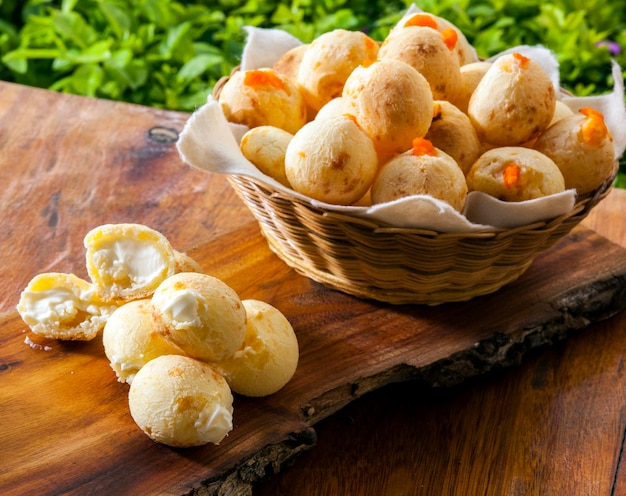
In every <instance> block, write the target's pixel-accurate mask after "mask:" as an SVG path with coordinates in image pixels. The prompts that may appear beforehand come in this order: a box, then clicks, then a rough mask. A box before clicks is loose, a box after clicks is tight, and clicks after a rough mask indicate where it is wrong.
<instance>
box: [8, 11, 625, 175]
mask: <svg viewBox="0 0 626 496" xmlns="http://www.w3.org/2000/svg"><path fill="white" fill-rule="evenodd" d="M412 3H413V1H412V0H374V1H364V0H285V1H278V0H212V1H211V0H205V1H202V0H196V1H188V0H187V1H186V0H179V1H173V0H131V1H128V0H55V1H53V0H28V1H26V2H22V1H18V0H0V79H3V80H6V81H13V82H17V83H21V84H26V85H30V86H37V87H43V88H50V89H53V90H56V91H62V92H67V93H74V94H80V95H87V96H93V97H99V98H108V99H113V100H122V101H127V102H133V103H138V104H142V105H149V106H153V107H161V108H166V109H172V110H183V111H192V110H194V109H195V108H197V107H198V106H200V105H202V104H203V103H204V102H205V101H206V97H207V95H208V93H209V92H210V91H211V89H212V87H213V85H214V84H215V82H216V81H217V80H218V79H219V78H220V77H221V76H222V75H224V74H228V73H229V72H230V71H231V69H232V68H233V67H234V66H236V65H237V64H238V63H239V58H240V55H241V51H242V48H243V44H244V42H245V39H244V32H243V30H242V27H243V26H244V25H252V26H260V27H279V28H281V29H284V30H286V31H288V32H290V33H292V34H293V35H295V36H296V37H298V38H300V39H301V40H302V41H304V42H308V41H311V40H312V39H313V38H315V37H316V36H318V35H319V34H321V33H323V32H325V31H329V30H331V29H335V28H344V29H360V30H364V31H366V32H367V33H368V34H370V35H371V36H372V37H373V38H374V39H378V40H381V39H383V38H384V37H385V35H386V34H387V32H388V31H389V29H390V28H391V26H393V25H394V24H395V23H396V22H397V21H398V19H399V17H400V16H401V15H402V13H403V11H404V10H405V9H406V8H407V7H408V6H409V5H411V4H412ZM415 3H416V4H417V5H418V6H419V7H420V8H422V9H423V10H425V11H428V12H432V13H434V14H437V15H440V16H442V17H445V18H446V19H448V20H450V21H452V22H453V23H455V24H456V25H457V26H458V27H459V28H460V29H461V30H462V31H463V32H464V33H465V35H466V36H467V38H468V39H469V40H470V42H472V44H473V45H474V46H475V47H476V49H477V51H478V53H479V55H481V56H483V57H488V56H490V55H493V54H495V53H498V52H500V51H502V50H504V49H506V48H509V47H511V46H515V45H519V44H529V45H535V44H542V45H544V46H546V47H547V48H550V49H551V50H552V51H553V52H554V53H555V54H556V57H557V59H558V61H559V64H560V71H561V79H562V85H563V87H565V88H566V89H569V90H570V91H572V92H573V93H574V94H575V95H579V96H583V95H589V94H599V93H604V92H608V91H610V90H611V89H612V87H613V80H612V77H611V59H614V60H616V61H617V62H618V63H619V64H620V67H622V68H626V0H613V1H612V2H605V1H604V0H516V2H514V3H513V2H508V1H505V0H416V1H415ZM607 42H611V43H613V48H614V49H615V50H617V49H619V50H620V51H619V53H613V54H612V53H611V52H610V50H609V46H607ZM622 170H623V171H624V172H626V165H625V163H624V159H622ZM623 177H624V176H623V175H622V176H621V177H620V181H622V182H621V183H620V185H623V186H626V180H623V179H622V178H623Z"/></svg>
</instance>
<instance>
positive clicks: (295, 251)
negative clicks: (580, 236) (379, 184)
mask: <svg viewBox="0 0 626 496" xmlns="http://www.w3.org/2000/svg"><path fill="white" fill-rule="evenodd" d="M238 70H239V67H235V68H234V69H233V71H232V73H234V72H236V71H238ZM232 73H231V75H232ZM229 78H230V75H228V76H224V77H223V78H221V79H220V80H219V81H218V82H217V84H216V85H215V87H214V89H213V96H214V97H215V98H218V97H219V94H220V92H221V90H222V88H223V85H224V84H225V83H226V81H227V80H228V79H229ZM616 173H617V164H616V168H615V174H616ZM228 180H229V182H230V184H231V185H232V187H233V188H234V189H235V191H236V192H237V194H238V195H239V197H240V198H241V199H242V200H243V201H244V203H245V204H246V205H247V206H248V208H249V209H250V211H251V212H252V214H253V215H254V217H255V218H256V219H257V221H258V222H259V224H260V226H261V232H262V234H263V236H264V237H265V238H266V239H267V242H268V244H269V247H270V249H271V250H272V251H273V252H274V253H276V255H278V257H280V258H281V259H282V260H283V261H284V262H285V263H286V264H287V265H289V266H290V267H292V268H293V269H295V270H296V271H297V272H298V273H300V274H303V275H305V276H307V277H309V278H310V279H312V280H314V281H316V282H319V283H321V284H323V285H325V286H328V287H330V288H333V289H337V290H340V291H343V292H345V293H348V294H351V295H354V296H357V297H360V298H368V299H374V300H378V301H383V302H387V303H393V304H411V303H417V304H426V305H439V304H442V303H446V302H457V301H467V300H470V299H472V298H474V297H476V296H480V295H484V294H488V293H492V292H494V291H497V290H498V289H499V288H501V287H502V286H504V285H506V284H508V283H510V282H512V281H514V280H516V279H517V278H519V277H520V276H521V275H522V274H523V273H524V272H525V271H526V269H528V267H529V266H530V265H531V263H532V262H533V260H534V259H535V258H536V256H537V255H539V254H540V253H541V252H543V251H545V250H546V249H548V248H550V247H551V246H552V245H553V244H554V243H556V242H557V241H558V240H559V239H560V238H562V237H564V236H565V235H566V234H568V233H569V232H570V231H571V229H572V228H574V227H575V226H576V225H577V224H579V223H580V222H581V221H582V220H583V219H584V218H585V217H586V216H587V215H588V214H589V212H590V211H591V209H592V208H593V207H594V206H595V205H597V204H598V202H600V201H601V200H602V199H603V198H604V197H605V196H606V195H607V194H608V193H609V191H610V189H611V186H612V183H613V180H614V176H613V177H611V178H610V179H608V180H607V181H606V182H605V183H604V184H602V185H601V186H600V187H599V188H598V189H597V190H595V191H593V192H592V193H589V194H587V195H584V196H582V197H578V198H577V201H576V204H575V205H574V208H573V209H572V210H571V211H570V212H568V213H567V214H563V215H561V216H559V217H556V218H554V219H552V220H548V221H542V222H535V223H533V224H529V225H526V226H522V227H518V228H515V229H493V230H490V231H487V232H471V233H440V232H435V231H430V230H425V229H413V228H399V227H393V226H390V225H387V224H383V223H378V222H373V221H371V220H365V219H361V218H357V217H352V216H349V215H343V214H340V213H338V212H334V211H329V210H325V209H323V208H319V207H316V206H313V205H312V204H310V203H308V202H306V201H304V200H301V199H299V198H297V197H295V196H292V195H289V194H288V193H285V192H283V191H278V190H275V189H273V188H271V187H270V186H268V185H267V184H265V183H262V182H260V181H257V180H255V179H252V178H250V177H246V176H236V175H230V176H228Z"/></svg>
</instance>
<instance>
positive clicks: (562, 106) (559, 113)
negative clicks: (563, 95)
mask: <svg viewBox="0 0 626 496" xmlns="http://www.w3.org/2000/svg"><path fill="white" fill-rule="evenodd" d="M570 115H574V111H573V110H572V109H571V108H570V107H569V105H567V104H566V103H563V102H562V101H561V100H557V101H556V105H555V107H554V114H553V115H552V120H551V121H550V126H551V125H552V124H554V123H555V122H556V121H560V120H561V119H562V118H563V117H569V116H570Z"/></svg>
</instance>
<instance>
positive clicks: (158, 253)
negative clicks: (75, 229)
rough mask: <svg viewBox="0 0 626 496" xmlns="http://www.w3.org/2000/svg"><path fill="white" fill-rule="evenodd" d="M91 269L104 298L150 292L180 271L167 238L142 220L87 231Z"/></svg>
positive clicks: (142, 295) (137, 296) (128, 297)
mask: <svg viewBox="0 0 626 496" xmlns="http://www.w3.org/2000/svg"><path fill="white" fill-rule="evenodd" d="M83 243H84V245H85V248H86V255H85V257H86V264H87V272H88V274H89V277H90V278H91V280H92V282H93V284H94V287H95V288H96V290H97V292H98V294H99V295H100V297H101V298H102V299H104V300H133V299H141V298H146V297H148V296H150V295H151V294H152V293H153V292H154V290H155V289H156V288H157V286H158V285H159V284H161V282H162V281H164V280H165V279H167V278H168V277H169V276H171V275H173V274H174V273H175V272H176V255H175V252H174V249H173V248H172V246H171V245H170V242H169V241H168V240H167V238H166V237H165V236H164V235H163V234H161V233H160V232H158V231H155V230H154V229H151V228H149V227H147V226H144V225H141V224H130V223H129V224H105V225H102V226H98V227H96V228H94V229H92V230H91V231H89V232H88V233H87V235H86V236H85V238H84V241H83Z"/></svg>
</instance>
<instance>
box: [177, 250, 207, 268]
mask: <svg viewBox="0 0 626 496" xmlns="http://www.w3.org/2000/svg"><path fill="white" fill-rule="evenodd" d="M174 260H175V261H176V269H175V272H176V273H178V272H200V273H202V272H204V270H203V269H202V267H201V266H200V264H199V263H198V262H197V261H196V260H194V259H193V258H192V257H190V256H189V255H187V254H186V253H181V252H180V251H177V250H174Z"/></svg>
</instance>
